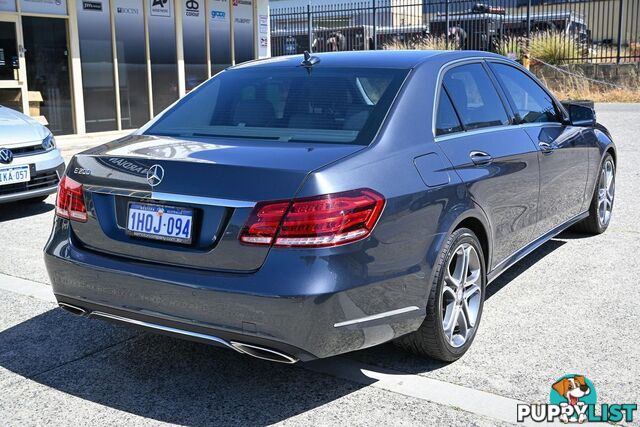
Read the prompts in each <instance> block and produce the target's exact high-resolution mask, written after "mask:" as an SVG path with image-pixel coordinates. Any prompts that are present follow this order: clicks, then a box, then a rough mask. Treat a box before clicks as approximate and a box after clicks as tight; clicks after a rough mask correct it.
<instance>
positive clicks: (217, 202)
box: [151, 191, 256, 208]
mask: <svg viewBox="0 0 640 427" xmlns="http://www.w3.org/2000/svg"><path fill="white" fill-rule="evenodd" d="M151 198H152V199H154V200H163V201H167V202H176V203H188V204H192V205H211V206H224V207H227V208H253V207H254V206H255V205H256V202H247V201H243V200H232V199H218V198H215V197H201V196H189V195H184V194H175V193H159V192H155V191H154V192H152V193H151Z"/></svg>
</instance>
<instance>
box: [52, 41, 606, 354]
mask: <svg viewBox="0 0 640 427" xmlns="http://www.w3.org/2000/svg"><path fill="white" fill-rule="evenodd" d="M615 169H616V149H615V147H614V145H613V142H612V141H611V137H610V135H609V133H608V131H607V130H606V129H605V128H604V127H603V126H601V125H600V124H598V123H596V119H595V114H594V112H593V110H592V109H591V108H590V107H588V106H584V105H580V104H566V103H565V104H562V103H560V102H558V101H557V100H556V99H555V98H554V97H553V96H552V95H551V94H550V93H549V92H548V91H547V89H545V88H544V86H543V85H541V84H540V82H539V81H537V80H536V79H535V78H534V77H533V76H532V75H531V74H530V73H529V72H528V71H526V70H524V69H523V68H522V67H520V66H519V65H518V64H516V63H514V62H512V61H510V60H507V59H505V58H504V57H501V56H498V55H493V54H488V53H483V52H435V51H431V52H428V51H408V52H392V51H383V52H351V53H346V52H343V53H327V54H318V55H316V56H310V55H305V57H303V56H302V55H300V56H290V57H281V58H274V59H269V60H260V61H254V62H251V63H247V64H244V65H240V66H236V67H232V68H230V69H228V70H226V71H224V72H222V73H220V74H218V75H217V76H215V77H213V78H212V79H210V80H209V81H208V82H206V83H205V84H203V85H201V86H200V87H199V88H197V89H196V90H194V91H192V92H191V93H190V94H189V95H188V96H186V97H185V98H183V99H182V100H180V101H179V102H177V103H176V104H175V105H173V106H172V107H170V108H169V109H167V110H166V111H165V112H163V113H162V114H161V115H160V116H158V117H157V118H156V119H154V120H153V121H152V122H150V123H149V124H147V125H146V126H144V127H143V128H142V129H140V130H139V131H137V132H135V133H134V134H132V135H130V136H128V137H125V138H123V139H120V140H117V141H114V142H111V143H108V144H105V145H102V146H100V147H97V148H93V149H91V150H88V151H85V152H84V153H81V154H79V155H77V156H75V157H74V158H73V160H72V161H71V164H70V165H69V167H68V169H67V172H66V175H65V176H64V178H63V180H62V182H61V184H60V188H59V193H58V199H57V206H56V214H57V215H56V219H55V223H54V227H53V232H52V235H51V238H50V240H49V242H48V243H47V246H46V248H45V260H46V265H47V269H48V271H49V275H50V277H51V282H52V284H53V290H54V292H55V295H56V297H57V299H58V301H59V303H60V306H62V307H63V308H65V309H67V310H69V311H71V312H72V313H75V314H80V315H84V316H88V317H91V318H96V319H106V320H111V321H116V322H122V323H125V324H133V325H137V326H141V327H144V328H147V329H151V330H154V331H157V332H161V333H167V334H170V335H175V336H179V337H184V338H188V339H193V340H198V341H201V342H205V343H211V344H217V345H221V346H225V347H227V348H229V349H232V350H234V351H237V352H238V353H241V354H246V355H250V356H254V357H258V358H263V359H268V360H273V361H278V362H286V363H293V362H296V361H298V360H303V361H304V360H310V359H314V358H321V357H328V356H332V355H336V354H340V353H345V352H349V351H353V350H359V349H363V348H366V347H370V346H374V345H377V344H380V343H384V342H387V341H390V340H395V341H396V342H397V343H398V344H399V345H401V346H403V347H405V348H407V349H409V350H411V351H413V352H416V353H418V354H420V355H424V356H429V357H434V358H437V359H441V360H445V361H453V360H456V359H457V358H459V357H461V356H462V355H463V354H464V353H465V351H466V350H467V349H468V348H469V346H470V345H471V343H472V341H473V339H474V336H475V334H476V332H477V330H478V327H479V324H480V319H481V316H482V308H483V302H484V299H485V292H486V287H487V285H488V284H489V283H490V282H491V281H493V280H494V279H495V278H496V277H498V276H499V275H500V274H501V273H503V272H504V271H505V270H506V269H507V268H509V267H510V266H512V265H513V264H514V263H516V262H517V261H518V260H520V259H522V258H523V257H525V256H526V255H527V254H529V253H530V252H531V251H533V250H534V249H535V248H537V247H538V246H540V245H542V244H543V243H544V242H546V241H547V240H549V239H550V238H552V237H553V236H555V235H556V234H558V233H560V232H561V231H562V230H564V229H566V228H568V227H570V226H574V225H575V226H576V227H579V228H580V229H581V230H583V231H585V232H587V233H593V234H597V233H602V232H604V231H605V230H606V229H607V227H608V225H609V223H610V221H611V212H612V207H613V201H614V188H615ZM488 357H490V356H489V355H488Z"/></svg>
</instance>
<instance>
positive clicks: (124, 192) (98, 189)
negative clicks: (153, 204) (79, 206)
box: [83, 184, 151, 198]
mask: <svg viewBox="0 0 640 427" xmlns="http://www.w3.org/2000/svg"><path fill="white" fill-rule="evenodd" d="M83 187H84V190H85V191H88V192H90V193H98V194H112V195H116V196H126V197H140V198H149V197H151V191H146V190H130V189H127V188H112V187H104V186H101V185H86V184H84V185H83Z"/></svg>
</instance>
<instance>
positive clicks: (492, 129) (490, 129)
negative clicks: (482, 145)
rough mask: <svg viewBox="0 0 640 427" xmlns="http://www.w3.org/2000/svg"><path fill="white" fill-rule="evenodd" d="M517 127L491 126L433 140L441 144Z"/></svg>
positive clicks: (454, 133) (440, 136)
mask: <svg viewBox="0 0 640 427" xmlns="http://www.w3.org/2000/svg"><path fill="white" fill-rule="evenodd" d="M514 126H515V125H511V124H509V125H499V126H490V127H486V128H479V129H473V130H468V131H459V132H452V133H448V134H446V135H438V136H436V137H434V138H433V140H434V141H435V142H441V141H446V140H449V139H454V138H463V137H465V136H472V135H478V134H483V133H490V132H499V131H502V130H509V129H513V128H514Z"/></svg>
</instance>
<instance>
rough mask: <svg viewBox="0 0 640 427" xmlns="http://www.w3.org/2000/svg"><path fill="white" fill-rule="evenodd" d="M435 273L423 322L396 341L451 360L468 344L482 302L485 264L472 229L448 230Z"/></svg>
mask: <svg viewBox="0 0 640 427" xmlns="http://www.w3.org/2000/svg"><path fill="white" fill-rule="evenodd" d="M434 277H435V279H434V282H433V285H432V286H431V292H430V295H429V301H428V303H427V316H426V318H425V320H424V322H423V323H422V325H421V326H420V328H419V329H418V330H417V331H415V332H412V333H411V334H408V335H405V336H403V337H400V338H399V339H398V340H397V341H396V343H397V344H398V345H399V346H400V347H402V348H404V349H405V350H408V351H410V352H412V353H415V354H416V355H419V356H423V357H429V358H433V359H438V360H442V361H445V362H453V361H454V360H458V359H459V358H460V357H462V355H464V353H466V351H467V350H468V349H469V347H470V346H471V344H472V342H473V339H474V337H475V335H476V331H477V330H478V326H479V325H480V319H481V317H482V308H483V306H484V298H485V288H486V281H487V279H486V266H485V262H484V256H483V253H482V246H481V245H480V242H479V240H478V238H477V237H476V235H475V234H474V233H473V231H471V230H469V229H468V228H460V229H458V230H456V231H455V232H453V233H452V234H451V236H450V237H449V238H448V239H447V241H446V243H445V244H444V247H443V248H442V251H441V253H440V256H439V257H438V263H437V265H436V267H435V275H434Z"/></svg>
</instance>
